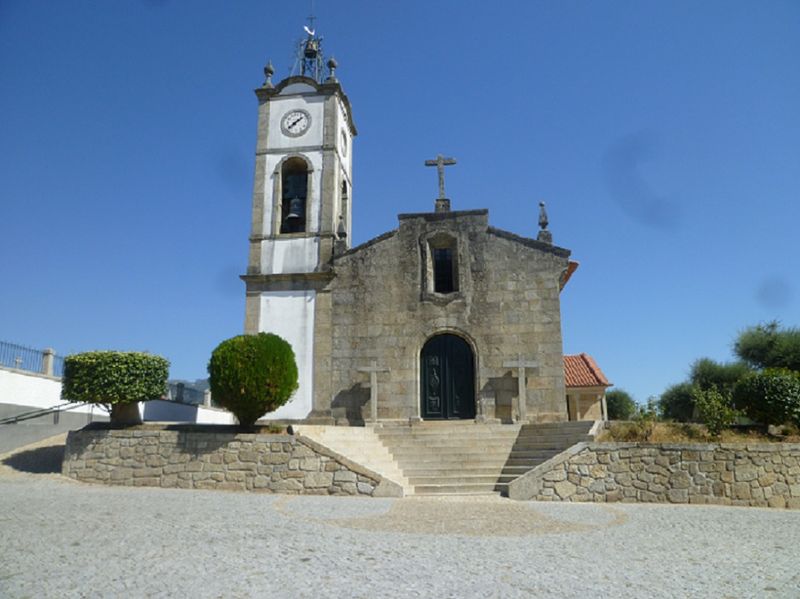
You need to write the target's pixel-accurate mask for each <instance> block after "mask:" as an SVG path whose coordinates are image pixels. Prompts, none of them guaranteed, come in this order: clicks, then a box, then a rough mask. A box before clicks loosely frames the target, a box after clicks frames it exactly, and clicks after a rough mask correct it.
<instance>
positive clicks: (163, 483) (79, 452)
mask: <svg viewBox="0 0 800 599" xmlns="http://www.w3.org/2000/svg"><path fill="white" fill-rule="evenodd" d="M226 429H227V430H226ZM62 472H63V474H64V475H65V476H69V477H70V478H74V479H76V480H79V481H83V482H91V483H102V484H109V485H129V486H153V487H177V488H182V489H222V490H230V491H260V492H273V493H290V494H309V495H329V494H330V495H368V496H373V497H399V496H402V488H401V487H400V486H399V485H397V484H395V483H393V482H391V481H388V480H385V479H383V478H382V477H381V476H380V475H379V474H377V473H375V472H372V471H370V470H368V469H366V468H363V467H362V466H360V465H358V464H355V463H353V462H351V461H349V460H347V459H346V458H345V457H343V456H340V455H338V454H336V453H335V452H333V451H331V450H329V449H327V448H326V447H323V446H321V445H319V444H317V443H315V442H314V441H311V440H310V439H306V438H305V437H301V436H293V435H287V434H277V435H274V434H247V433H238V432H235V431H234V430H231V428H230V427H188V426H172V427H169V426H168V427H158V426H153V425H144V426H141V427H133V428H125V429H111V428H108V427H105V426H90V427H87V428H84V429H81V430H77V431H72V432H70V433H69V436H68V437H67V446H66V451H65V455H64V464H63V470H62Z"/></svg>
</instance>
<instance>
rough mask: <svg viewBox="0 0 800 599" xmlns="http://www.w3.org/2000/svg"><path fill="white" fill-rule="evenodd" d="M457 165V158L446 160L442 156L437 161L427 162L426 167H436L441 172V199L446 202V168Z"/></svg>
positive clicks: (437, 157) (438, 156)
mask: <svg viewBox="0 0 800 599" xmlns="http://www.w3.org/2000/svg"><path fill="white" fill-rule="evenodd" d="M455 163H456V160H455V158H445V157H444V156H442V155H441V154H439V155H437V156H436V159H435V160H426V161H425V166H435V167H436V170H437V171H438V172H439V199H440V200H444V199H445V195H444V167H446V166H451V165H453V164H455Z"/></svg>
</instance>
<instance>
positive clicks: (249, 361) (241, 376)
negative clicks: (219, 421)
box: [208, 333, 297, 427]
mask: <svg viewBox="0 0 800 599" xmlns="http://www.w3.org/2000/svg"><path fill="white" fill-rule="evenodd" d="M208 375H209V386H210V387H211V395H212V397H213V398H214V401H216V402H217V403H219V405H221V406H222V407H224V408H225V409H227V410H229V411H231V412H233V414H234V415H235V416H236V418H237V419H238V420H239V424H241V425H242V426H244V427H251V426H253V425H254V424H255V422H256V420H258V419H259V418H260V417H261V416H263V415H264V414H266V413H267V412H272V411H274V410H276V409H278V408H279V407H281V406H282V405H283V404H285V403H286V402H287V401H289V398H290V397H291V396H292V393H294V392H295V391H296V390H297V363H296V362H295V358H294V351H292V346H291V345H289V343H288V342H287V341H285V340H284V339H282V338H280V337H278V336H277V335H273V334H272V333H259V334H258V335H239V336H238V337H232V338H231V339H227V340H225V341H223V342H222V343H220V344H219V345H218V346H217V347H216V349H215V350H214V351H213V352H212V353H211V360H210V361H209V362H208Z"/></svg>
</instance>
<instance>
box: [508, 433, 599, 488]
mask: <svg viewBox="0 0 800 599" xmlns="http://www.w3.org/2000/svg"><path fill="white" fill-rule="evenodd" d="M594 424H595V423H594V421H591V420H579V421H573V422H552V423H544V424H526V425H525V426H523V427H521V430H520V432H519V435H518V436H517V439H516V441H515V442H514V445H513V447H512V448H511V452H510V453H509V455H508V460H507V461H506V463H505V465H504V466H503V469H502V471H501V472H500V476H499V477H498V479H497V486H496V490H497V491H499V492H500V493H501V494H502V495H507V494H508V483H510V482H511V481H512V480H514V479H515V478H517V477H518V476H522V475H523V474H525V473H526V472H528V471H529V470H531V469H532V468H535V467H536V466H538V465H539V464H541V463H543V462H546V461H547V460H549V459H550V458H552V457H555V456H557V455H558V454H559V453H561V452H562V451H564V450H565V449H568V448H569V447H572V446H573V445H575V444H576V443H580V442H582V441H592V440H594V435H592V434H591V431H592V427H593V426H594Z"/></svg>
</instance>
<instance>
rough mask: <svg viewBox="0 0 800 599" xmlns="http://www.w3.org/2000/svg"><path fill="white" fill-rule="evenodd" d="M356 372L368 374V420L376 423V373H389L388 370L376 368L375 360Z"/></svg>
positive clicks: (380, 367)
mask: <svg viewBox="0 0 800 599" xmlns="http://www.w3.org/2000/svg"><path fill="white" fill-rule="evenodd" d="M357 370H358V372H369V403H370V420H372V422H378V373H379V372H389V369H388V368H384V367H382V366H378V362H377V360H372V362H371V364H370V365H369V366H363V367H361V368H358V369H357Z"/></svg>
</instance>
